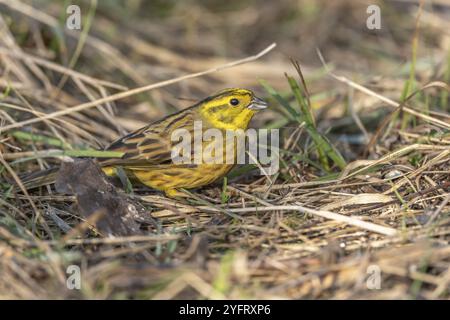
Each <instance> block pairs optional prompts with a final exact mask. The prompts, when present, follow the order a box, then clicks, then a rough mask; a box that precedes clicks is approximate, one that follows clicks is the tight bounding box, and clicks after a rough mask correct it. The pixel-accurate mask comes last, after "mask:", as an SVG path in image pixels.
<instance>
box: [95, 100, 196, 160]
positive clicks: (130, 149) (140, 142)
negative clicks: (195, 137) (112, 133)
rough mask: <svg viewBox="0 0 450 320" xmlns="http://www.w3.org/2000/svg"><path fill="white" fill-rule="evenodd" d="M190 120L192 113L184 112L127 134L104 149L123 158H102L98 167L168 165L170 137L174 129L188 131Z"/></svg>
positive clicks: (192, 116)
mask: <svg viewBox="0 0 450 320" xmlns="http://www.w3.org/2000/svg"><path fill="white" fill-rule="evenodd" d="M194 117H195V116H194V113H193V111H192V110H190V109H186V110H183V111H181V112H178V113H176V114H173V115H170V116H168V117H166V118H164V119H162V120H160V121H157V122H155V123H152V124H149V125H147V126H145V127H143V128H141V129H138V130H136V131H134V132H131V133H129V134H128V135H126V136H124V137H122V138H120V139H118V140H116V141H114V142H113V143H112V144H111V145H109V146H108V147H107V148H106V150H108V151H117V152H123V153H124V155H123V156H122V157H121V158H110V159H105V160H103V161H102V162H101V164H102V165H103V166H113V165H123V166H126V167H146V166H149V165H161V164H166V163H171V162H172V159H171V153H172V146H173V143H172V141H171V135H172V133H173V131H174V130H176V129H183V128H184V129H187V130H188V131H192V130H193V126H194ZM191 136H192V135H191ZM175 143H177V142H175Z"/></svg>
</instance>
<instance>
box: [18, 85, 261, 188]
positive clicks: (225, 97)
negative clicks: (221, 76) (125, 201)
mask: <svg viewBox="0 0 450 320" xmlns="http://www.w3.org/2000/svg"><path fill="white" fill-rule="evenodd" d="M266 107H267V104H266V103H265V102H264V101H263V100H261V99H259V98H257V97H256V96H255V95H254V94H253V92H252V91H250V90H246V89H238V88H232V89H226V90H223V91H221V92H219V93H217V94H215V95H213V96H210V97H208V98H206V99H204V100H202V101H200V102H199V103H197V104H195V105H193V106H191V107H189V108H187V109H185V110H182V111H180V112H178V113H175V114H172V115H169V116H167V117H165V118H163V119H161V120H159V121H156V122H154V123H151V124H149V125H147V126H145V127H143V128H141V129H138V130H136V131H134V132H132V133H130V134H128V135H126V136H124V137H122V138H120V139H118V140H116V141H114V142H113V143H112V144H111V145H110V146H108V147H107V148H106V150H108V151H118V152H122V153H123V156H122V157H121V158H110V159H99V163H100V165H101V166H102V169H103V171H104V172H105V173H106V174H107V175H115V173H116V167H117V166H121V167H122V168H123V169H124V170H125V172H126V174H127V175H128V176H129V177H130V178H133V179H137V180H139V181H140V182H141V183H143V184H145V185H147V186H149V187H151V188H154V189H157V190H161V191H164V192H165V193H166V195H167V196H169V197H174V196H178V195H181V193H180V192H178V191H177V189H179V188H186V189H190V188H196V187H201V186H204V185H207V184H210V183H212V182H214V181H215V180H217V179H219V178H221V177H223V176H224V175H226V174H227V173H228V172H229V171H230V170H231V168H232V167H233V166H234V163H229V162H226V161H225V159H226V156H225V154H226V153H229V152H230V151H232V153H234V156H236V154H237V152H240V150H236V143H235V142H236V140H234V139H235V138H232V139H233V140H232V141H229V139H228V138H226V137H227V135H226V133H225V131H230V130H231V131H238V130H246V129H247V127H248V124H249V122H250V120H251V119H252V117H253V116H254V114H255V113H256V112H257V111H258V110H261V109H265V108H266ZM196 123H201V128H202V130H203V131H205V130H208V129H218V130H220V132H223V139H224V140H223V141H220V145H219V144H218V145H217V148H216V149H215V150H214V152H212V153H211V154H210V155H209V156H214V155H217V154H218V153H223V162H220V163H212V162H208V161H205V162H202V163H198V162H194V163H174V161H173V154H172V151H173V148H174V147H175V144H176V142H173V141H172V134H173V133H174V131H175V130H179V129H185V130H184V131H183V132H185V133H186V134H190V136H191V137H194V135H195V133H194V127H195V126H196ZM227 139H228V140H227ZM211 141H212V142H209V143H217V142H219V141H214V140H212V139H211ZM192 143H195V142H194V141H192ZM200 143H201V144H202V147H203V149H205V147H206V146H207V144H208V143H207V142H204V141H203V142H200ZM191 150H192V153H191V155H190V156H189V157H190V158H191V159H193V158H195V157H196V153H198V152H202V151H201V150H200V151H198V150H196V148H195V147H193V148H192V149H191ZM203 152H204V151H203ZM214 153H215V154H214ZM234 158H236V157H234ZM52 171H53V172H52V173H51V174H49V173H47V174H45V175H42V174H41V175H39V174H38V175H37V176H34V177H30V178H31V179H24V184H25V186H26V187H27V188H32V187H37V186H41V185H43V184H49V183H52V182H54V179H55V174H56V171H57V170H52Z"/></svg>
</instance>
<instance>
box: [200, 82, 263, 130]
mask: <svg viewBox="0 0 450 320" xmlns="http://www.w3.org/2000/svg"><path fill="white" fill-rule="evenodd" d="M199 105H200V113H201V115H202V117H203V118H204V119H206V120H207V121H209V122H210V123H211V125H212V126H214V127H215V128H219V129H231V130H235V129H246V128H247V126H248V124H249V122H250V120H251V119H252V117H253V115H254V114H255V113H256V112H257V111H258V110H262V109H265V108H267V103H266V102H265V101H263V100H261V99H260V98H258V97H256V96H255V95H254V93H253V92H252V91H250V90H247V89H239V88H231V89H225V90H222V91H220V92H218V93H217V94H215V95H213V96H211V97H208V98H206V99H204V100H203V101H201V102H200V103H199Z"/></svg>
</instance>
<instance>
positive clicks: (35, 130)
mask: <svg viewBox="0 0 450 320" xmlns="http://www.w3.org/2000/svg"><path fill="white" fill-rule="evenodd" d="M107 3H109V4H107ZM163 3H166V4H163ZM79 4H80V5H81V7H82V12H84V13H86V14H84V15H83V17H84V18H86V19H87V20H86V21H85V23H90V24H91V28H90V29H87V28H85V29H84V31H83V32H81V33H80V32H78V31H69V30H67V29H65V28H64V24H62V23H61V19H60V17H64V12H65V10H64V8H63V7H62V6H61V5H60V4H58V3H57V2H47V1H33V6H31V5H30V1H3V0H0V8H1V11H0V13H1V14H0V88H1V90H2V94H1V97H0V119H1V136H0V152H1V157H0V161H1V164H0V171H1V177H0V187H1V198H0V298H3V299H12V298H19V299H35V298H50V299H61V298H84V299H90V298H100V299H102V298H109V299H118V298H144V299H148V298H152V299H174V298H189V299H204V298H207V299H215V298H233V299H240V298H257V299H274V298H308V299H311V298H321V299H330V298H331V299H348V298H354V299H360V298H368V299H448V298H449V297H450V295H449V292H450V291H449V287H450V244H449V240H450V216H449V213H450V201H449V200H450V178H449V176H450V130H449V129H450V112H449V97H448V91H449V87H448V83H449V79H450V50H449V47H450V34H449V33H448V29H449V28H448V25H449V24H448V20H449V19H448V18H449V14H450V13H449V12H450V7H449V6H448V5H447V4H445V3H444V2H442V3H441V2H436V4H435V5H432V4H431V3H429V2H426V3H425V4H424V6H423V7H422V9H421V10H422V11H421V15H420V19H416V17H417V16H418V11H417V10H418V7H417V6H416V5H415V4H414V3H413V2H408V1H392V2H387V3H386V2H383V3H379V4H380V5H381V7H382V14H383V15H382V19H383V20H382V21H383V29H382V30H380V31H369V30H367V29H366V28H365V19H366V17H367V14H366V12H365V10H366V8H367V5H368V3H365V2H363V1H361V2H354V1H344V0H340V1H333V2H332V3H330V2H328V1H308V0H304V1H300V2H297V1H280V2H269V1H268V2H267V3H266V4H265V5H264V6H257V5H255V4H254V3H253V1H250V0H248V1H240V2H236V3H235V2H231V3H229V4H227V5H225V4H222V3H221V2H220V1H213V2H212V3H211V4H209V5H208V6H206V5H200V4H198V3H196V2H179V3H177V4H175V3H172V2H154V4H152V5H150V4H148V3H146V2H144V1H127V2H126V5H123V4H122V3H121V2H119V1H117V2H99V3H98V4H96V2H95V1H79ZM94 10H95V15H94V14H93V13H94ZM92 17H93V18H92ZM89 19H91V20H89ZM436 21H440V22H439V23H436ZM243 30H245V32H243ZM272 42H277V47H276V48H275V49H273V50H272V51H271V52H268V53H267V54H266V55H264V56H257V57H253V58H250V59H248V60H245V61H241V62H248V63H245V64H239V65H238V64H236V63H233V61H238V60H239V59H245V57H251V56H253V55H255V54H257V53H258V52H261V50H263V49H264V48H266V47H267V46H269V45H270V43H272ZM316 48H320V52H321V53H322V54H323V55H324V58H322V60H323V61H321V60H320V59H319V57H318V54H317V52H316ZM289 57H293V58H294V59H296V60H299V61H300V63H301V65H302V69H303V72H304V75H305V79H306V83H307V86H308V89H309V97H308V98H309V99H310V101H311V103H310V104H309V105H308V107H309V108H310V109H309V111H312V112H313V114H314V117H315V123H314V126H315V127H314V128H312V127H308V125H306V126H305V123H304V122H302V121H300V123H299V122H298V121H296V120H295V119H292V118H290V117H289V112H286V109H284V106H283V105H282V104H280V99H282V101H284V102H286V103H287V104H289V105H290V106H296V98H298V97H296V96H294V94H293V93H292V91H291V89H292V87H291V88H290V86H289V84H288V82H286V79H285V77H284V73H285V72H287V73H289V74H291V75H296V70H295V68H294V67H293V66H292V64H291V62H290V61H289ZM250 60H252V61H251V62H250ZM325 61H326V62H325ZM230 63H231V65H230ZM323 63H326V64H327V65H326V66H324V65H323ZM224 66H226V67H227V68H226V69H225V68H224ZM205 70H207V72H206V73H204V71H205ZM208 70H209V71H208ZM294 78H296V79H297V77H296V76H295V77H294ZM261 79H262V80H264V83H265V84H268V85H269V86H270V87H273V88H274V89H273V90H274V91H272V92H271V94H269V93H268V92H266V91H265V90H264V88H263V87H262V86H260V85H259V83H258V81H259V80H261ZM187 80H188V81H187ZM299 82H301V81H299ZM155 84H156V85H155ZM291 84H292V83H291ZM230 86H233V87H249V88H251V89H254V90H255V91H257V92H258V94H259V95H261V96H265V97H266V98H267V99H268V101H269V102H270V106H271V108H270V109H271V110H270V111H267V112H265V113H262V114H260V115H259V116H258V117H257V119H255V122H254V124H253V126H254V127H280V128H281V132H282V138H283V139H282V141H281V147H282V148H281V169H280V172H279V173H278V174H277V175H275V176H272V177H270V179H268V178H267V177H265V176H257V175H255V174H254V171H251V170H250V169H249V168H247V167H244V168H237V169H236V170H235V171H234V172H232V173H231V174H230V175H229V177H228V179H227V180H226V182H224V183H223V184H222V182H220V183H217V184H215V185H212V186H209V187H205V188H202V189H200V190H194V191H193V196H194V199H195V200H191V201H176V200H172V199H168V198H165V197H164V196H163V195H162V194H159V193H158V192H156V191H154V190H149V189H148V188H145V187H142V186H139V185H135V186H133V188H131V190H130V188H124V189H125V190H127V189H129V190H128V192H127V193H125V192H121V197H122V196H123V198H124V199H127V201H130V203H132V204H133V206H134V207H135V209H136V210H137V213H136V217H135V218H136V221H134V223H137V224H138V225H139V229H140V232H137V233H136V234H132V235H128V236H120V235H117V236H115V237H106V236H104V235H102V232H101V230H97V229H96V228H95V227H94V225H95V224H96V222H98V220H99V219H102V215H101V213H99V214H97V215H93V216H92V217H91V218H89V219H88V220H86V219H85V218H84V217H83V216H82V215H81V214H80V212H79V211H78V210H77V207H76V206H75V201H76V200H75V197H74V196H71V195H64V194H60V193H57V192H55V190H54V188H41V189H39V190H29V191H27V190H24V189H22V190H17V189H13V188H12V183H13V182H14V181H16V182H17V181H20V177H21V176H22V174H24V173H27V172H31V171H35V170H39V169H44V168H47V167H49V166H54V165H59V164H61V162H62V161H66V160H67V158H68V156H67V155H74V154H75V155H76V154H77V153H79V152H81V151H86V149H90V148H99V147H102V146H105V145H107V144H108V143H109V142H111V141H112V140H113V139H115V138H116V137H118V136H120V135H122V134H124V133H125V132H128V131H131V130H133V129H136V128H138V127H140V126H142V125H144V124H146V123H148V122H150V121H153V120H155V119H157V118H159V117H162V116H164V115H166V114H168V113H171V112H174V111H176V110H177V109H182V108H184V107H186V106H188V105H190V104H191V103H192V101H196V100H198V99H199V98H202V97H204V96H207V95H209V94H210V93H212V92H215V91H217V90H220V89H222V88H224V87H230ZM134 88H144V89H134ZM274 92H275V93H277V94H279V96H276V95H274ZM277 97H278V98H277ZM277 99H278V100H277ZM301 110H304V109H301ZM314 134H319V135H324V136H326V137H327V138H328V139H329V140H330V143H331V144H332V145H333V148H335V149H336V150H339V152H340V154H342V155H343V157H344V158H345V161H346V162H347V165H346V166H345V168H343V169H342V170H341V169H339V166H338V165H336V163H335V162H334V161H332V159H328V160H327V159H325V160H324V159H323V158H321V157H320V155H321V152H320V150H319V151H318V150H317V145H315V143H314V142H315V141H316V140H315V139H314ZM327 141H328V140H327ZM319 149H320V148H319ZM61 150H65V151H64V152H63V151H61ZM323 160H324V161H325V162H324V161H323ZM19 184H20V183H19ZM106 214H108V213H106ZM72 264H76V265H79V266H80V267H81V270H82V289H81V290H68V289H67V287H66V277H67V274H66V269H67V267H68V266H69V265H72ZM374 268H375V269H374ZM377 268H378V269H377ZM370 270H380V271H381V289H379V290H371V289H370V288H368V286H367V283H368V281H369V282H370V283H371V280H372V279H373V278H371V276H370V275H371V274H370V272H371V271H370Z"/></svg>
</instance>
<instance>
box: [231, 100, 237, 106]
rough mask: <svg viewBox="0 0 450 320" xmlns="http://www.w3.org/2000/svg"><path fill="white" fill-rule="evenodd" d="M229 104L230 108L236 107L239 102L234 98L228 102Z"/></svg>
mask: <svg viewBox="0 0 450 320" xmlns="http://www.w3.org/2000/svg"><path fill="white" fill-rule="evenodd" d="M230 103H231V105H232V106H237V105H238V104H239V100H238V99H236V98H233V99H231V100H230Z"/></svg>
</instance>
